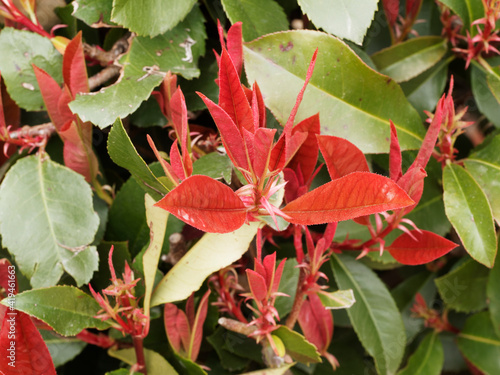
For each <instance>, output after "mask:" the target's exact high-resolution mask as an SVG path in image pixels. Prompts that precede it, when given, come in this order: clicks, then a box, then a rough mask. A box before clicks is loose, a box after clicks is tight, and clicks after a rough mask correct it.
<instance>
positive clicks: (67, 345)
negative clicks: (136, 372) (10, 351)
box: [40, 330, 128, 375]
mask: <svg viewBox="0 0 500 375" xmlns="http://www.w3.org/2000/svg"><path fill="white" fill-rule="evenodd" d="M40 334H41V335H42V337H43V341H45V344H46V345H47V349H49V352H50V356H51V357H52V362H54V367H59V366H61V365H63V364H65V363H66V362H68V361H71V360H72V359H73V358H75V357H76V356H77V355H78V354H80V353H81V352H82V350H83V349H84V348H85V347H86V346H87V343H86V342H83V341H81V340H79V339H77V338H68V337H62V336H60V335H58V334H56V333H55V332H53V331H45V330H40ZM127 375H128V373H127Z"/></svg>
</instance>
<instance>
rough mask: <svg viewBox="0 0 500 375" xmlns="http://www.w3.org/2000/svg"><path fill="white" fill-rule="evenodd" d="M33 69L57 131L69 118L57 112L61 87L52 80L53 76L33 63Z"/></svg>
mask: <svg viewBox="0 0 500 375" xmlns="http://www.w3.org/2000/svg"><path fill="white" fill-rule="evenodd" d="M33 71H34V72H35V77H36V80H37V82H38V86H40V92H41V94H42V97H43V102H44V103H45V107H46V108H47V112H48V114H49V117H50V119H51V120H52V123H53V124H54V126H55V127H56V129H57V130H58V131H59V130H60V129H61V128H62V127H63V126H64V124H65V123H66V122H67V121H68V120H70V119H68V118H64V117H63V116H61V115H60V114H59V98H60V97H61V93H62V89H61V87H59V84H58V83H57V82H56V81H55V80H54V78H52V77H51V76H50V75H49V74H48V73H47V72H45V71H44V70H43V69H40V68H38V67H37V66H35V65H33ZM71 119H72V118H71Z"/></svg>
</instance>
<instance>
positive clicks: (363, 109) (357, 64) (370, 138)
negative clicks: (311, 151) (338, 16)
mask: <svg viewBox="0 0 500 375" xmlns="http://www.w3.org/2000/svg"><path fill="white" fill-rule="evenodd" d="M316 47H318V48H319V52H318V57H317V60H316V65H315V71H314V74H313V76H312V78H311V80H310V82H309V85H308V87H307V89H306V91H305V94H304V99H303V101H302V104H301V106H300V108H299V111H298V113H297V116H296V119H295V120H296V122H298V121H301V120H303V119H305V118H307V117H309V116H312V115H314V114H316V113H317V112H320V120H321V127H322V131H323V133H324V134H335V136H337V137H342V138H345V139H347V140H349V141H350V142H352V143H354V144H355V145H356V146H357V147H358V148H360V149H361V150H362V151H363V152H364V153H380V152H388V151H389V139H390V137H389V133H390V130H389V119H391V120H392V121H393V122H394V124H395V125H396V128H397V131H398V137H399V141H400V143H401V146H402V148H403V149H408V148H419V147H420V144H421V142H422V139H423V136H424V129H423V126H422V124H421V120H420V117H419V115H418V114H417V112H416V111H415V109H414V108H413V107H412V106H411V105H410V103H408V101H407V100H406V98H405V97H404V94H403V92H402V91H401V88H400V87H399V86H398V85H397V84H396V83H395V82H394V81H393V80H392V79H391V78H387V77H385V76H382V75H380V74H379V73H376V72H375V71H373V70H372V69H370V68H369V67H368V66H366V65H365V64H364V63H363V62H362V61H361V60H360V59H359V58H358V57H357V56H356V54H354V53H353V52H352V50H351V49H350V48H349V47H348V46H347V45H346V44H344V43H343V42H341V41H340V40H338V39H337V38H335V37H333V36H330V35H328V34H324V33H321V32H317V31H307V30H301V31H288V32H281V33H276V34H272V35H267V36H264V37H262V38H260V39H258V40H256V41H253V42H251V43H246V44H245V46H244V55H245V69H246V73H247V76H248V80H249V82H251V83H253V82H254V81H257V82H258V84H259V86H260V89H261V91H262V94H263V95H264V98H265V102H266V105H267V106H268V107H269V108H270V109H271V111H272V112H273V114H274V115H275V116H276V117H277V119H278V121H280V122H281V123H285V122H286V120H287V119H288V116H289V115H290V111H291V109H292V107H293V105H294V103H295V101H296V96H297V94H298V92H299V91H300V89H301V87H302V86H303V84H304V80H305V77H306V72H307V67H308V65H309V59H310V58H311V56H312V55H313V52H314V50H315V49H316Z"/></svg>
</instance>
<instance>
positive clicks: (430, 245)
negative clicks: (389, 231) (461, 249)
mask: <svg viewBox="0 0 500 375" xmlns="http://www.w3.org/2000/svg"><path fill="white" fill-rule="evenodd" d="M457 246H458V245H457V244H456V243H454V242H451V241H449V240H447V239H446V238H443V237H441V236H439V235H437V234H435V233H432V232H429V231H426V230H422V231H417V230H412V231H410V233H403V234H402V235H401V236H399V237H398V238H396V239H395V240H394V242H393V243H392V245H391V246H389V247H388V248H387V251H389V253H390V254H391V255H392V256H393V257H394V259H396V260H397V261H398V262H399V263H402V264H407V265H410V266H416V265H419V264H425V263H429V262H432V261H433V260H435V259H437V258H439V257H442V256H443V255H445V254H447V253H449V252H450V251H451V250H453V249H454V248H455V247H457Z"/></svg>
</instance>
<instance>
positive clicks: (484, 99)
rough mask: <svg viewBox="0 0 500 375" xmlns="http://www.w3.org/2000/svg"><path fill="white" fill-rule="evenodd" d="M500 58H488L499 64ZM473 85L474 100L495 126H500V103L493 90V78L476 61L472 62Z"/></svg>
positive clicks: (491, 61)
mask: <svg viewBox="0 0 500 375" xmlns="http://www.w3.org/2000/svg"><path fill="white" fill-rule="evenodd" d="M499 61H500V59H498V58H492V59H488V62H489V63H490V64H491V65H494V64H498V62H499ZM471 67H472V69H471V70H472V71H471V87H472V94H473V95H474V101H475V102H476V105H477V107H478V108H479V110H480V111H481V112H482V113H483V114H484V115H485V116H486V117H487V118H488V120H490V121H491V122H492V123H493V124H495V126H497V127H500V103H499V101H498V100H497V98H496V97H495V95H493V93H492V92H491V85H490V84H489V82H491V80H492V78H489V79H488V77H489V74H488V73H487V72H486V71H485V70H484V68H483V67H481V66H480V65H479V64H475V63H474V62H473V63H472V64H471Z"/></svg>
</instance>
